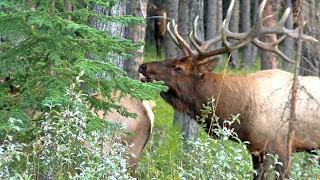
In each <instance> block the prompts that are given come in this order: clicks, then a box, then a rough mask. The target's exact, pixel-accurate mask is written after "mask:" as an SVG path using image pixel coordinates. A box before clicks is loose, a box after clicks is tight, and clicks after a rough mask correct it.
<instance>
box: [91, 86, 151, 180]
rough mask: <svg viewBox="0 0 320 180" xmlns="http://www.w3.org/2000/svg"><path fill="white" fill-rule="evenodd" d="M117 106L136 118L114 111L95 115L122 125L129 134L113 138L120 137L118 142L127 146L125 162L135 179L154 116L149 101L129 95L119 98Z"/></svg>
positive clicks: (121, 133)
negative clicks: (134, 114) (127, 155)
mask: <svg viewBox="0 0 320 180" xmlns="http://www.w3.org/2000/svg"><path fill="white" fill-rule="evenodd" d="M119 94H120V92H119V91H117V93H116V96H119ZM92 96H94V97H95V98H97V99H99V100H101V99H103V97H102V95H100V94H94V95H92ZM119 104H121V105H122V106H124V107H125V108H127V110H128V111H129V112H131V113H136V114H137V118H136V119H134V118H132V117H125V116H122V115H121V114H120V113H119V112H117V111H116V110H114V109H113V110H111V111H110V112H108V113H105V112H104V111H101V110H100V111H98V113H97V114H98V116H99V117H100V118H101V119H106V120H108V121H111V122H118V123H121V124H123V125H124V127H125V132H128V133H130V135H125V133H123V132H120V131H118V132H116V133H115V134H114V136H115V137H118V136H120V139H119V141H120V142H121V143H123V144H128V145H129V149H128V152H129V158H128V159H127V162H128V164H129V167H130V169H131V176H132V177H136V169H137V167H138V161H139V159H140V156H141V153H142V151H143V149H144V146H145V145H146V143H147V142H148V140H149V137H150V135H151V130H152V124H153V120H154V114H153V112H152V109H151V105H150V103H149V101H145V100H144V101H141V100H138V99H133V98H131V97H130V96H129V95H128V96H126V97H123V98H121V100H120V102H119ZM132 154H134V156H132Z"/></svg>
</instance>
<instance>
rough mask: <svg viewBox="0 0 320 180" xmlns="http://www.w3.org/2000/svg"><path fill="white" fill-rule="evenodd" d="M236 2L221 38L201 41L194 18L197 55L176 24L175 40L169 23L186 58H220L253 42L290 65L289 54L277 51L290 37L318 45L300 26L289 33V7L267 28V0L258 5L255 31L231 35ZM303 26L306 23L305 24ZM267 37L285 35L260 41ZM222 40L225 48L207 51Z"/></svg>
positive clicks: (232, 33) (228, 14) (226, 20)
mask: <svg viewBox="0 0 320 180" xmlns="http://www.w3.org/2000/svg"><path fill="white" fill-rule="evenodd" d="M234 2H235V0H232V1H231V4H230V6H229V8H228V12H227V16H226V19H225V20H224V21H223V26H222V28H221V35H218V36H217V37H215V38H213V39H210V40H207V41H201V40H200V39H199V38H198V36H197V28H196V27H197V21H198V17H197V18H196V19H195V22H194V27H193V29H194V31H193V32H192V31H191V33H190V35H189V38H190V41H191V43H192V44H193V46H194V47H195V49H196V50H197V53H195V52H194V51H193V50H192V49H191V48H190V46H189V45H188V44H187V43H186V41H185V40H183V39H182V37H181V36H180V35H179V33H178V31H177V25H175V24H174V27H175V37H176V38H175V37H174V35H173V33H172V32H171V30H170V27H169V26H170V24H168V32H169V34H170V36H171V38H172V39H173V41H174V42H175V43H176V44H178V43H177V42H178V41H179V45H178V46H179V47H180V48H181V49H185V50H184V51H185V52H186V51H187V52H188V54H185V55H189V56H191V57H192V59H193V60H194V61H200V60H202V59H205V58H207V57H210V56H215V55H219V54H224V53H227V52H229V51H232V50H235V49H238V48H241V47H243V46H244V45H246V44H248V43H249V42H252V43H253V44H254V45H256V46H257V47H259V48H261V49H263V50H266V51H271V52H274V53H276V54H278V55H279V56H280V57H282V58H283V59H284V60H286V61H288V62H294V61H292V60H291V59H290V58H288V57H287V56H286V55H284V54H283V53H282V52H281V51H280V50H279V49H278V44H279V43H280V42H281V41H282V40H284V39H285V38H286V37H287V36H288V37H291V38H301V39H303V40H307V41H314V42H318V40H317V39H315V38H313V37H312V36H308V35H305V34H300V32H299V31H300V28H301V27H300V26H299V27H298V28H296V29H294V30H290V29H287V28H285V27H284V25H285V22H286V20H287V19H288V17H289V15H290V11H291V9H290V8H287V9H286V11H285V13H284V14H283V16H282V17H281V19H280V21H279V22H278V23H277V24H276V25H275V26H272V27H265V26H263V21H264V20H265V19H264V18H263V11H264V7H265V5H266V2H267V0H263V2H262V3H261V5H260V6H259V9H258V13H257V16H258V19H257V22H256V24H255V25H254V26H253V27H252V29H251V30H250V31H248V32H243V33H234V32H231V31H230V30H229V24H230V19H231V14H232V9H233V6H234ZM303 25H304V24H303ZM264 34H283V36H282V37H281V38H279V39H278V40H277V41H275V42H272V43H265V42H262V41H260V40H259V39H258V38H259V37H260V36H262V35H264ZM228 38H230V39H235V40H237V41H236V42H234V43H230V42H229V41H228ZM221 40H222V41H223V43H224V45H225V47H222V48H218V49H214V50H210V51H207V49H208V48H209V47H210V46H211V45H213V44H215V43H217V42H219V41H221Z"/></svg>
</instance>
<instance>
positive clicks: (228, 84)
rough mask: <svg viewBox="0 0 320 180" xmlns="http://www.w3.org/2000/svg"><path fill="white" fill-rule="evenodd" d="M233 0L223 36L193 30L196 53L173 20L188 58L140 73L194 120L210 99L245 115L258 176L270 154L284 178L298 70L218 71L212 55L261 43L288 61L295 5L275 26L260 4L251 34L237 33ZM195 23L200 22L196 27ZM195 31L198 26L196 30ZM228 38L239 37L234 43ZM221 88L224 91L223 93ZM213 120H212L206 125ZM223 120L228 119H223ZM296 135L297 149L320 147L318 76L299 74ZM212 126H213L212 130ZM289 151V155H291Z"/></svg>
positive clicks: (245, 135) (222, 112)
mask: <svg viewBox="0 0 320 180" xmlns="http://www.w3.org/2000/svg"><path fill="white" fill-rule="evenodd" d="M233 3H234V0H233V1H232V3H231V5H230V7H229V10H228V13H227V17H226V20H225V21H224V26H223V28H222V31H221V32H222V35H221V36H219V37H217V38H215V39H212V40H208V41H205V42H203V41H200V40H199V39H198V38H197V36H196V32H194V33H193V32H192V33H191V34H190V41H191V42H192V44H193V45H194V47H195V48H196V50H197V52H195V51H194V50H193V49H191V48H190V46H189V45H188V44H187V43H186V42H185V40H183V39H182V38H181V36H180V35H179V33H178V31H177V25H175V24H174V22H173V24H174V34H173V33H172V32H171V30H170V24H168V32H169V34H170V36H171V38H172V40H173V41H174V42H175V43H176V44H177V45H178V46H179V47H180V48H181V49H182V51H183V53H184V55H185V56H184V57H180V58H172V59H165V60H163V61H157V62H150V63H145V64H142V65H140V67H139V72H140V73H142V74H143V75H144V76H145V78H143V79H142V81H145V82H149V81H152V80H157V81H160V80H161V81H164V83H165V85H167V86H168V87H169V90H168V91H167V92H161V96H162V97H163V98H164V100H165V101H166V102H168V103H169V104H171V105H172V106H173V107H174V108H175V109H177V110H179V111H183V112H186V113H188V114H189V115H190V116H191V117H192V118H196V116H200V110H201V108H202V107H203V106H202V105H203V104H207V102H208V100H209V99H210V98H212V97H213V98H215V99H216V100H217V99H219V100H218V102H217V104H216V110H215V113H216V115H217V116H218V117H220V119H229V118H231V114H238V113H240V114H241V115H240V117H239V118H240V123H235V124H233V125H232V127H231V128H234V130H235V132H236V133H237V134H238V136H239V138H240V139H241V140H242V141H249V142H250V144H249V145H248V146H247V147H248V150H249V151H250V152H251V154H252V160H253V166H254V168H255V169H256V170H257V171H258V174H255V177H254V178H255V179H264V178H265V168H264V166H265V165H266V164H267V163H268V161H266V159H265V158H264V155H265V154H266V153H270V154H278V155H279V160H280V161H281V162H283V164H284V165H283V166H279V165H277V166H276V169H277V171H278V172H280V174H281V178H284V177H288V175H289V174H288V172H289V167H288V164H289V156H290V155H291V152H292V149H289V150H288V151H287V143H286V142H287V137H288V133H289V119H290V99H291V91H292V83H293V74H292V73H288V72H285V71H282V70H264V71H259V72H256V73H253V74H247V75H231V74H225V75H224V74H216V73H213V72H212V71H213V70H214V69H215V67H216V64H217V61H218V60H217V59H213V60H211V59H209V57H211V56H213V55H218V54H222V53H227V52H229V51H231V50H233V49H236V48H240V47H242V46H243V45H245V44H247V43H249V42H252V43H253V44H255V45H256V46H258V47H260V48H262V49H265V50H269V51H273V52H275V53H277V54H278V55H280V56H281V57H283V59H284V60H288V61H291V60H290V59H288V58H287V57H286V56H285V55H284V54H283V53H282V52H281V51H279V49H278V48H277V44H278V43H279V42H280V41H281V40H283V39H284V37H286V36H290V37H294V38H297V37H298V36H299V33H298V29H296V30H288V29H285V28H284V23H285V20H286V18H287V17H288V14H289V12H290V9H289V10H287V11H286V12H285V13H284V15H283V17H282V19H281V20H280V22H279V23H278V24H277V25H276V26H275V27H263V25H262V14H263V13H262V12H263V9H264V5H265V3H266V0H264V1H263V2H262V4H261V6H260V7H259V12H258V15H259V20H258V21H257V24H256V25H255V26H254V27H253V28H252V30H251V31H250V32H246V33H232V32H230V31H229V30H228V24H229V22H230V16H231V11H232V6H233ZM196 22H197V21H195V25H194V26H196ZM194 30H196V28H194ZM267 33H282V34H284V36H283V37H281V38H280V40H278V41H277V42H274V43H271V44H266V43H263V42H261V41H259V40H258V39H257V38H258V37H259V36H260V35H262V34H267ZM300 37H301V38H303V39H304V40H313V41H316V40H315V39H313V38H312V37H310V36H307V35H304V34H301V36H300ZM227 38H232V39H236V40H238V41H236V42H235V43H233V44H230V43H229V42H228V41H227ZM220 40H223V41H224V44H225V45H226V47H222V48H220V49H215V50H211V51H206V49H208V47H210V46H211V45H212V44H214V43H215V42H218V41H220ZM220 90H221V91H220ZM210 123H211V120H210V119H207V121H206V124H207V127H209V126H210ZM219 123H221V126H222V123H223V122H219ZM293 129H294V131H295V136H294V139H293V143H292V148H293V149H295V150H312V149H318V148H319V146H320V79H319V77H299V90H298V93H297V101H296V120H295V121H294V122H293ZM207 130H208V129H207ZM287 152H288V153H289V154H287Z"/></svg>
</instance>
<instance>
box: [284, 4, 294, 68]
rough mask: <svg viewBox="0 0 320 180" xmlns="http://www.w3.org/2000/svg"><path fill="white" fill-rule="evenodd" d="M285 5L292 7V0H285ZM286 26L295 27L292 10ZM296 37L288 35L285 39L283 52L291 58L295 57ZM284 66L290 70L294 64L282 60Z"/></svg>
mask: <svg viewBox="0 0 320 180" xmlns="http://www.w3.org/2000/svg"><path fill="white" fill-rule="evenodd" d="M285 7H286V8H291V9H292V1H291V0H285ZM285 27H286V28H288V29H293V14H292V11H291V12H290V15H289V17H288V19H287V21H286V23H285ZM293 48H294V39H293V38H290V37H287V38H286V39H284V41H283V53H284V54H285V55H286V56H287V57H288V58H290V59H293V55H294V50H293ZM282 68H283V69H285V70H290V69H291V68H292V65H291V64H290V63H289V62H287V61H282Z"/></svg>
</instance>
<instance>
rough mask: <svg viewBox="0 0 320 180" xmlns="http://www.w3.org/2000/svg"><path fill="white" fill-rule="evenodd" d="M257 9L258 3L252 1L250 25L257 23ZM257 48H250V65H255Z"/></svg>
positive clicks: (253, 46)
mask: <svg viewBox="0 0 320 180" xmlns="http://www.w3.org/2000/svg"><path fill="white" fill-rule="evenodd" d="M258 8H259V1H256V0H254V1H253V11H252V14H253V16H252V23H253V24H255V23H256V22H257V16H258V15H257V12H258ZM257 54H258V47H257V46H255V45H252V46H251V64H255V63H256V60H257Z"/></svg>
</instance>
